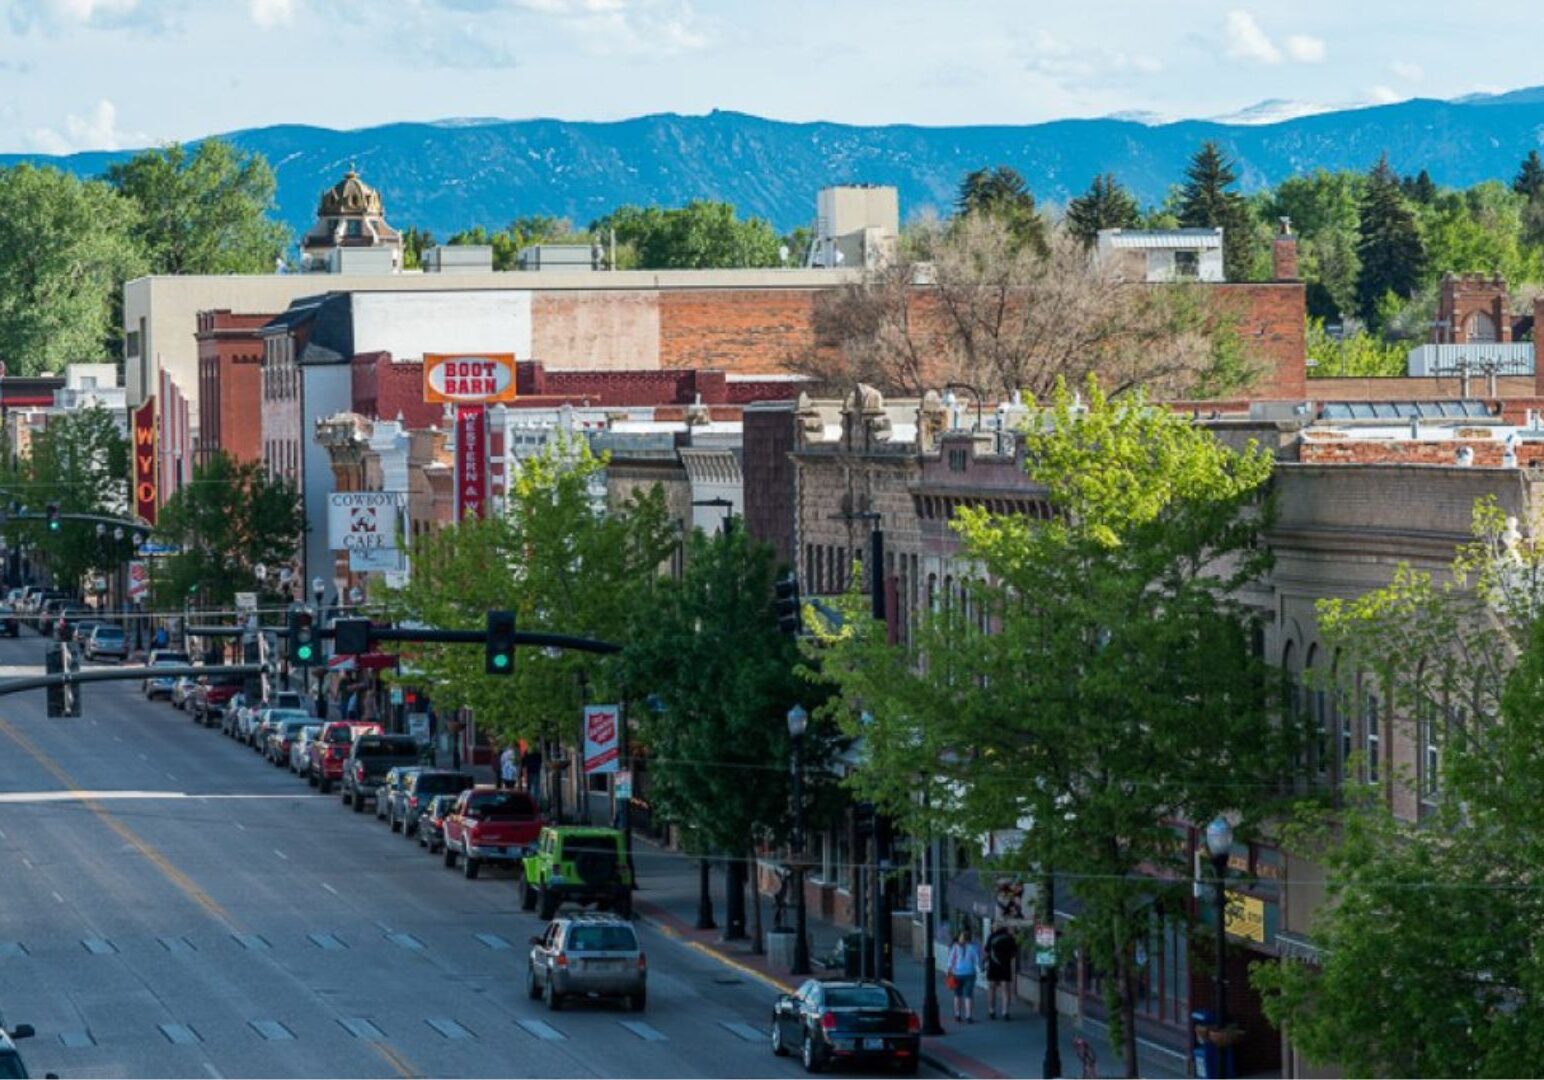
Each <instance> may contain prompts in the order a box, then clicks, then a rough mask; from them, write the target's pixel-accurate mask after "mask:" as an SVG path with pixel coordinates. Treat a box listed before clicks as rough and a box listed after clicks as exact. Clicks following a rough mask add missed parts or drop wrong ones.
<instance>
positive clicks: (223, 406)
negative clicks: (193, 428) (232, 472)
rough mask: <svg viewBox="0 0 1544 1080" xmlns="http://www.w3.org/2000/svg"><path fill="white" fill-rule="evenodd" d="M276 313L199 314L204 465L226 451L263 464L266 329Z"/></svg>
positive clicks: (200, 422) (200, 438)
mask: <svg viewBox="0 0 1544 1080" xmlns="http://www.w3.org/2000/svg"><path fill="white" fill-rule="evenodd" d="M272 318H273V315H272V314H251V315H233V314H231V312H229V311H225V310H216V311H201V312H199V313H198V331H197V333H196V334H194V339H195V340H196V341H197V342H198V399H197V400H198V449H197V457H198V460H199V462H200V463H202V462H204V461H205V460H207V459H208V458H209V457H210V456H211V455H213V454H214V453H215V452H216V451H221V450H223V451H224V452H225V453H227V454H229V455H230V456H231V457H233V458H235V459H236V460H237V461H243V462H245V461H262V460H264V455H263V416H262V409H261V408H260V407H259V403H260V402H261V401H262V399H263V335H262V328H263V327H264V326H265V325H266V324H267V323H268V322H269V321H270V320H272Z"/></svg>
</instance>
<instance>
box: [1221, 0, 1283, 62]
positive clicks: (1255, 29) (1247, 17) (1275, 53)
mask: <svg viewBox="0 0 1544 1080" xmlns="http://www.w3.org/2000/svg"><path fill="white" fill-rule="evenodd" d="M1224 33H1225V34H1226V37H1227V48H1228V56H1229V58H1230V59H1233V60H1258V61H1259V62H1260V63H1262V64H1279V63H1281V50H1280V49H1278V48H1276V43H1275V42H1273V41H1272V40H1271V39H1270V37H1269V36H1267V35H1266V33H1265V31H1264V30H1261V29H1260V24H1259V23H1257V22H1255V18H1254V16H1253V15H1251V14H1249V12H1247V11H1230V12H1228V17H1227V22H1226V24H1225V26H1224Z"/></svg>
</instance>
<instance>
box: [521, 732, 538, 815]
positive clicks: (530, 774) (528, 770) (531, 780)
mask: <svg viewBox="0 0 1544 1080" xmlns="http://www.w3.org/2000/svg"><path fill="white" fill-rule="evenodd" d="M520 771H521V772H523V773H525V790H526V791H528V792H530V793H531V798H533V799H536V800H537V801H540V800H541V751H540V750H538V749H536V744H535V743H532V744H531V747H530V749H528V750H526V752H525V753H524V754H523V755H521V758H520Z"/></svg>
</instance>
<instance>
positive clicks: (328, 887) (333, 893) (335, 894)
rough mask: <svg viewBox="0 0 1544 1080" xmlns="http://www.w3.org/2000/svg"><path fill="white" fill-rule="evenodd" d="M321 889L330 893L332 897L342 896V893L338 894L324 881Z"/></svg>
mask: <svg viewBox="0 0 1544 1080" xmlns="http://www.w3.org/2000/svg"><path fill="white" fill-rule="evenodd" d="M322 888H324V889H326V890H327V891H328V892H330V893H332V895H334V896H341V895H343V894H342V893H340V892H338V890H337V889H334V888H333V887H332V886H331V885H329V884H327V883H326V882H325V881H324V882H322Z"/></svg>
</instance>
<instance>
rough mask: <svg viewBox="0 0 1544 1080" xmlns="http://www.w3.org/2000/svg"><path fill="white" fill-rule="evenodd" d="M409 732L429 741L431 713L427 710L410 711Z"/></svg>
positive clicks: (408, 717) (408, 719)
mask: <svg viewBox="0 0 1544 1080" xmlns="http://www.w3.org/2000/svg"><path fill="white" fill-rule="evenodd" d="M407 733H408V734H409V735H411V736H413V738H415V739H420V740H423V741H425V742H427V741H428V739H429V714H428V713H426V712H415V713H408V714H407Z"/></svg>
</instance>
